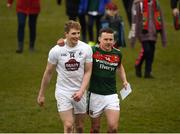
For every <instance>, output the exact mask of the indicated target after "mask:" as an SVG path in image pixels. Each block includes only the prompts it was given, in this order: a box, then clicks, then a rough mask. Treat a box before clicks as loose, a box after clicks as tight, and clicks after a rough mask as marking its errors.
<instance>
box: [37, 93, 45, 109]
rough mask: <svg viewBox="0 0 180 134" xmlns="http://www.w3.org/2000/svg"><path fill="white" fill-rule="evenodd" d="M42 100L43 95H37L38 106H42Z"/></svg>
mask: <svg viewBox="0 0 180 134" xmlns="http://www.w3.org/2000/svg"><path fill="white" fill-rule="evenodd" d="M44 102H45V97H44V96H43V95H38V98H37V103H38V104H39V106H40V107H43V106H44Z"/></svg>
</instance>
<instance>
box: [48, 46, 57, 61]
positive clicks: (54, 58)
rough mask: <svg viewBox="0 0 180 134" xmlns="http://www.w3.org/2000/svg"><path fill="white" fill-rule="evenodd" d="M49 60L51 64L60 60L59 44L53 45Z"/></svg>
mask: <svg viewBox="0 0 180 134" xmlns="http://www.w3.org/2000/svg"><path fill="white" fill-rule="evenodd" d="M48 62H49V63H51V64H57V62H58V55H57V46H55V47H53V48H52V49H51V50H50V51H49V55H48Z"/></svg>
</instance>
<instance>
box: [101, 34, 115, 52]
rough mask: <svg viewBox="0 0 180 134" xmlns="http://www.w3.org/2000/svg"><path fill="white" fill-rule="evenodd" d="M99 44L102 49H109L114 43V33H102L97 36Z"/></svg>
mask: <svg viewBox="0 0 180 134" xmlns="http://www.w3.org/2000/svg"><path fill="white" fill-rule="evenodd" d="M99 42H100V43H99V46H100V48H101V49H102V50H104V51H111V49H112V47H113V45H114V34H112V33H102V34H101V36H100V37H99Z"/></svg>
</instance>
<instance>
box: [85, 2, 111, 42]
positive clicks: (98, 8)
mask: <svg viewBox="0 0 180 134" xmlns="http://www.w3.org/2000/svg"><path fill="white" fill-rule="evenodd" d="M109 2H110V0H88V34H89V43H88V44H89V45H95V42H97V40H98V39H97V38H98V33H99V30H100V23H101V22H100V20H101V17H102V16H103V15H104V13H105V6H106V4H107V3H109ZM94 21H96V34H95V35H96V41H95V40H94V32H93V26H94Z"/></svg>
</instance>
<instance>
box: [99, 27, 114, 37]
mask: <svg viewBox="0 0 180 134" xmlns="http://www.w3.org/2000/svg"><path fill="white" fill-rule="evenodd" d="M102 33H110V34H114V31H113V29H112V28H109V27H105V28H102V29H100V31H99V36H101V35H102Z"/></svg>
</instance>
